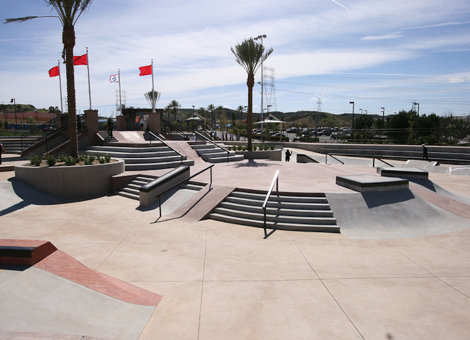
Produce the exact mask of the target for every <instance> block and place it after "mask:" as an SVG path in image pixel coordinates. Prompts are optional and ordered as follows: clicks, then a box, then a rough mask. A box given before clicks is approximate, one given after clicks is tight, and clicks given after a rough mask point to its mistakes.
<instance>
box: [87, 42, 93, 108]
mask: <svg viewBox="0 0 470 340" xmlns="http://www.w3.org/2000/svg"><path fill="white" fill-rule="evenodd" d="M86 68H87V70H88V98H89V99H90V110H91V109H92V107H91V88H90V58H88V47H87V48H86Z"/></svg>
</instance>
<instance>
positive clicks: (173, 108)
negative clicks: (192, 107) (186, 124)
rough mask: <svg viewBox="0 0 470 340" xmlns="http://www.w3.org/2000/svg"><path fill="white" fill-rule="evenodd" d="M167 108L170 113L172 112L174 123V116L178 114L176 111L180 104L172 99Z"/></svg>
mask: <svg viewBox="0 0 470 340" xmlns="http://www.w3.org/2000/svg"><path fill="white" fill-rule="evenodd" d="M168 107H169V108H170V110H171V112H173V120H174V121H176V115H177V114H178V109H179V108H180V107H181V104H180V103H178V102H177V101H176V100H174V99H173V100H172V101H171V102H170V104H168Z"/></svg>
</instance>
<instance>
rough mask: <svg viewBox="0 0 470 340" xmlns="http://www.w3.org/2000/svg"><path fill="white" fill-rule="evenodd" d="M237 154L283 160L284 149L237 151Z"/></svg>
mask: <svg viewBox="0 0 470 340" xmlns="http://www.w3.org/2000/svg"><path fill="white" fill-rule="evenodd" d="M236 154H237V155H243V156H245V159H269V160H272V161H281V160H282V150H281V149H274V150H263V151H236Z"/></svg>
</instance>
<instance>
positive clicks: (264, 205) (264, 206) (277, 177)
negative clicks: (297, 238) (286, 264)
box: [261, 170, 279, 239]
mask: <svg viewBox="0 0 470 340" xmlns="http://www.w3.org/2000/svg"><path fill="white" fill-rule="evenodd" d="M274 184H276V193H277V195H278V196H279V170H277V171H276V174H275V175H274V178H273V182H272V183H271V187H270V188H269V191H268V193H267V194H266V199H265V200H264V203H263V205H262V206H261V208H263V212H264V238H265V239H266V238H267V237H268V233H267V232H266V206H267V205H268V201H269V198H270V197H271V193H272V191H273V189H274Z"/></svg>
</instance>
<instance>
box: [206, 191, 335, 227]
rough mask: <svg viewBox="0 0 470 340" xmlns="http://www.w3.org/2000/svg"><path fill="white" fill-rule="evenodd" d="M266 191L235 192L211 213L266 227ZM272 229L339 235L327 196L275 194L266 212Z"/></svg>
mask: <svg viewBox="0 0 470 340" xmlns="http://www.w3.org/2000/svg"><path fill="white" fill-rule="evenodd" d="M265 199H266V192H262V191H243V190H240V189H237V190H234V191H233V192H232V193H231V194H230V195H228V196H227V197H226V198H225V199H224V200H223V201H222V202H221V203H220V204H219V205H218V206H217V207H216V208H215V209H214V210H213V211H212V212H211V213H210V214H209V218H211V219H214V220H218V221H223V222H228V223H234V224H242V225H247V226H253V227H260V228H263V226H264V222H263V221H264V212H263V209H262V205H263V203H264V200H265ZM266 221H267V222H266V227H267V228H269V229H281V230H295V231H316V232H332V233H339V226H338V225H337V224H336V219H335V218H334V216H333V212H332V211H331V208H330V205H329V203H328V200H327V198H326V196H325V194H323V193H317V194H315V193H314V194H306V195H303V194H290V193H280V195H279V196H277V194H275V193H273V194H271V197H270V199H269V201H268V205H267V209H266Z"/></svg>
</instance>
